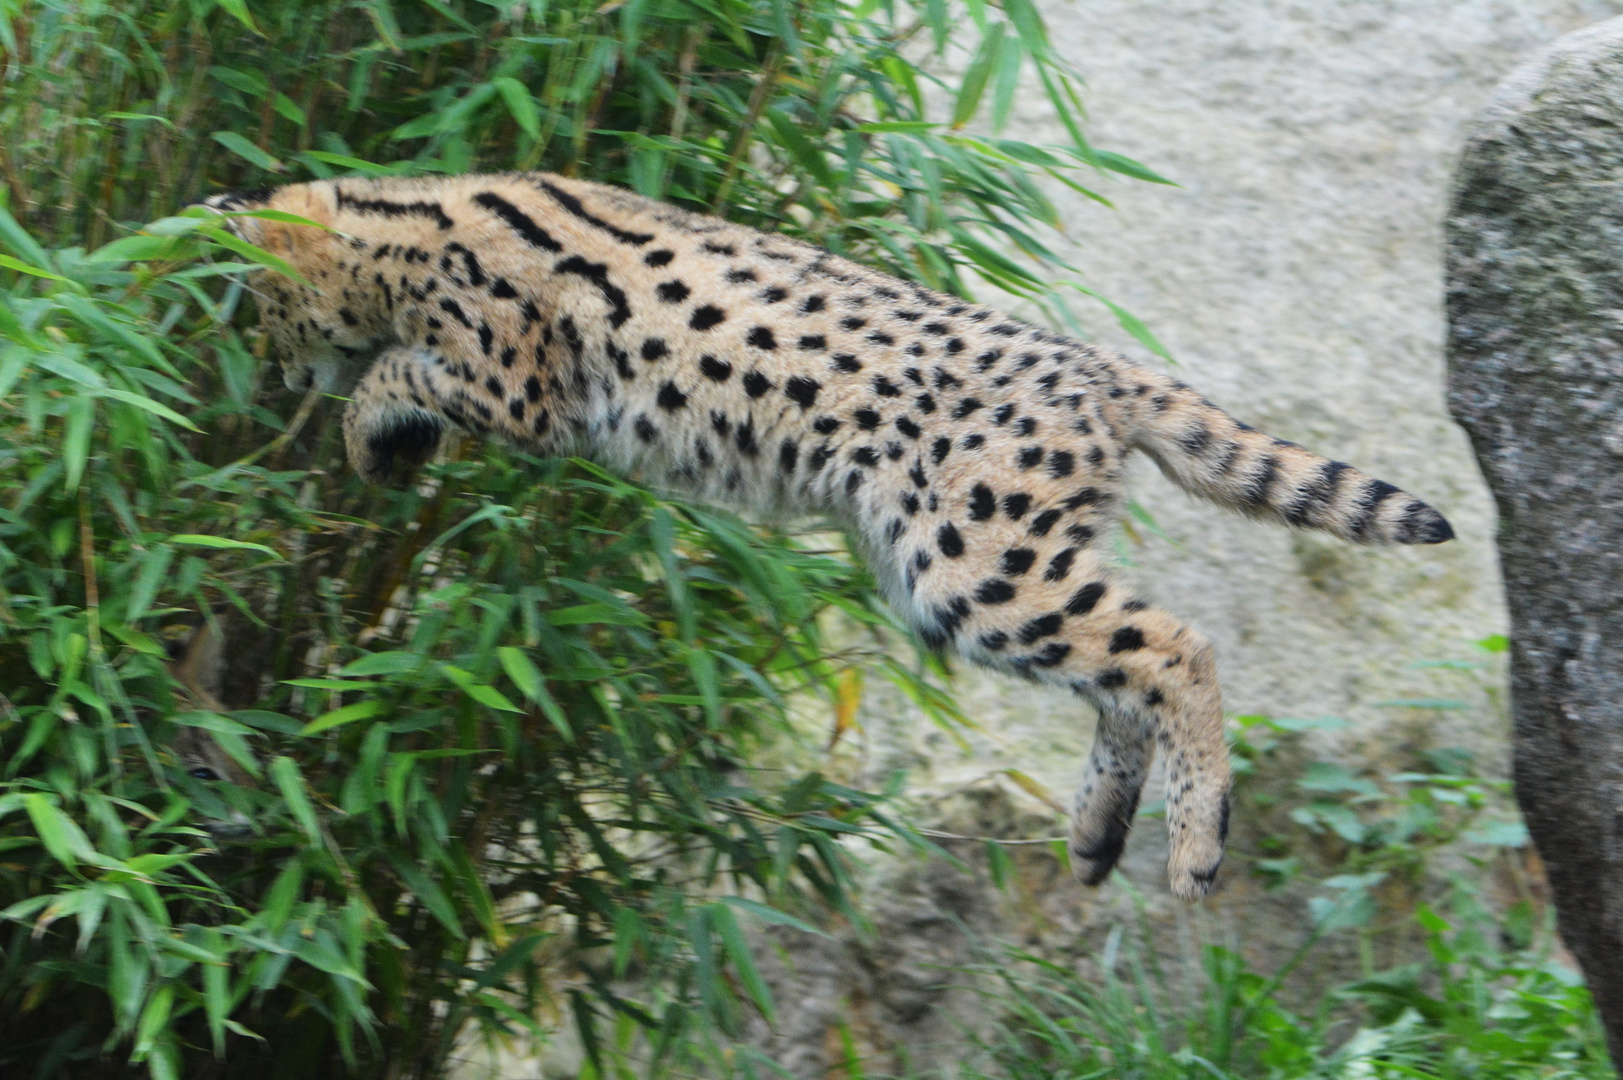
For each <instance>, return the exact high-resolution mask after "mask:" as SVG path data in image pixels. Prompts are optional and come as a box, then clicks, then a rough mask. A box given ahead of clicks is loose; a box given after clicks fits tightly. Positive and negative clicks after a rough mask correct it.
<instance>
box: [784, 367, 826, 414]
mask: <svg viewBox="0 0 1623 1080" xmlns="http://www.w3.org/2000/svg"><path fill="white" fill-rule="evenodd" d="M819 389H821V384H820V383H818V382H817V380H815V379H808V378H805V377H803V376H800V375H796V376H794V377H793V378H791V379H790V380H789V381H788V382H786V383H784V384H783V392H784V393H785V394H787V395H788V396H789V400H790V401H793V402H794V403H795V404H796V405H799V406H800V407H801V408H802V409H809V408H811V407H812V405H813V404H814V403H815V402H816V401H817V391H818V390H819Z"/></svg>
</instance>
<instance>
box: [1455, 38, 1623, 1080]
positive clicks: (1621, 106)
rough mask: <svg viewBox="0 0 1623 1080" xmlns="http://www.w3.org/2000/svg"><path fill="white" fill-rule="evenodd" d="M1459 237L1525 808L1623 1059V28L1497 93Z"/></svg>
mask: <svg viewBox="0 0 1623 1080" xmlns="http://www.w3.org/2000/svg"><path fill="white" fill-rule="evenodd" d="M1447 246H1448V267H1447V269H1448V315H1449V341H1448V344H1449V395H1450V404H1451V407H1452V409H1453V412H1454V415H1455V416H1456V417H1457V418H1458V419H1459V421H1460V423H1461V424H1463V425H1464V426H1465V428H1466V430H1467V431H1468V432H1469V434H1470V436H1471V441H1472V443H1473V445H1474V446H1475V449H1476V454H1477V459H1478V461H1480V462H1481V465H1482V470H1483V472H1484V473H1485V474H1486V475H1487V479H1488V484H1489V487H1490V488H1491V489H1492V491H1493V495H1494V498H1495V500H1496V501H1497V502H1498V506H1499V551H1500V555H1501V559H1502V566H1503V571H1504V578H1505V588H1506V592H1507V594H1508V597H1509V606H1510V623H1511V643H1512V644H1511V692H1512V699H1513V711H1514V717H1515V724H1514V743H1515V745H1514V761H1515V765H1514V769H1515V779H1516V797H1517V799H1518V800H1519V801H1520V803H1521V806H1522V810H1523V813H1524V814H1525V815H1526V818H1527V825H1528V828H1529V830H1530V831H1531V833H1532V836H1533V840H1534V842H1535V843H1536V844H1537V846H1538V850H1539V853H1540V854H1541V855H1542V856H1543V858H1544V861H1545V863H1546V865H1547V867H1548V870H1549V877H1550V883H1551V886H1552V889H1553V893H1554V897H1555V904H1556V911H1557V914H1558V917H1559V920H1560V928H1561V934H1562V936H1563V937H1564V938H1565V940H1566V942H1567V945H1568V947H1569V948H1570V949H1571V950H1572V953H1573V955H1574V956H1575V957H1576V958H1577V960H1578V962H1579V963H1580V964H1581V965H1582V966H1583V969H1584V974H1585V976H1586V977H1587V978H1588V980H1589V985H1590V988H1591V990H1592V991H1593V993H1594V996H1595V1001H1596V1004H1597V1005H1598V1007H1599V1009H1600V1012H1601V1015H1602V1017H1603V1019H1604V1021H1605V1023H1606V1027H1607V1034H1608V1038H1609V1040H1610V1044H1611V1051H1612V1057H1613V1060H1615V1061H1623V18H1618V19H1611V20H1608V21H1606V22H1603V23H1600V24H1597V25H1595V26H1593V27H1590V28H1589V29H1587V30H1583V31H1579V32H1578V33H1574V34H1569V35H1568V36H1566V37H1564V38H1561V39H1560V40H1559V41H1557V42H1556V43H1555V44H1554V45H1552V46H1550V47H1549V48H1548V49H1546V50H1545V51H1543V52H1542V53H1540V54H1539V55H1538V56H1537V57H1535V58H1534V59H1533V60H1531V61H1530V62H1528V63H1526V64H1524V65H1523V66H1522V67H1520V68H1519V69H1517V70H1516V71H1515V72H1514V73H1513V74H1512V75H1511V76H1510V77H1509V78H1507V79H1506V80H1505V81H1504V82H1503V83H1501V84H1500V86H1499V89H1498V91H1497V93H1496V94H1495V95H1494V97H1493V99H1492V101H1491V102H1490V104H1489V105H1488V106H1487V107H1486V108H1485V109H1484V110H1483V111H1482V112H1481V114H1480V115H1479V116H1478V118H1477V121H1476V123H1475V125H1474V127H1473V129H1472V131H1471V133H1470V136H1469V138H1468V140H1467V142H1466V147H1465V152H1464V155H1463V157H1462V159H1461V161H1460V166H1459V174H1458V177H1457V181H1456V184H1455V190H1454V198H1453V205H1452V208H1451V210H1450V213H1449V218H1448V226H1447Z"/></svg>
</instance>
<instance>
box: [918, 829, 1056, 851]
mask: <svg viewBox="0 0 1623 1080" xmlns="http://www.w3.org/2000/svg"><path fill="white" fill-rule="evenodd" d="M913 831H914V832H916V833H918V834H919V835H920V836H928V837H929V838H930V839H932V840H964V841H967V842H969V843H974V844H1002V845H1003V846H1004V847H1019V846H1021V845H1031V844H1053V843H1057V842H1061V841H1063V840H1064V839H1065V837H1063V836H1040V837H1038V838H1037V839H1035V840H1005V839H1003V838H1002V837H1001V836H962V835H960V834H958V833H950V832H942V831H941V830H940V829H914V830H913Z"/></svg>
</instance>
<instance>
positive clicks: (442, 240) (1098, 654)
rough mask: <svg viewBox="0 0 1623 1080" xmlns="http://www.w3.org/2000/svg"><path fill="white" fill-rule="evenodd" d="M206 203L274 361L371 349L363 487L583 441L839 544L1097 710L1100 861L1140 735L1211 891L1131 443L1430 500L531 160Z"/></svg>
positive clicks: (1329, 485) (797, 246) (306, 370)
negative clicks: (438, 462)
mask: <svg viewBox="0 0 1623 1080" xmlns="http://www.w3.org/2000/svg"><path fill="white" fill-rule="evenodd" d="M209 205H210V206H212V207H214V208H216V209H219V210H242V209H251V208H258V207H268V208H274V209H276V210H283V211H290V212H292V213H294V214H298V215H301V216H303V217H305V218H308V219H311V220H313V221H315V222H318V223H320V224H321V225H324V226H326V227H327V228H329V229H331V230H333V231H330V232H329V231H325V230H322V229H315V228H311V227H309V226H300V225H292V224H288V223H285V222H276V221H269V220H261V219H254V218H236V219H232V220H233V227H235V228H237V229H238V230H239V231H240V232H241V233H242V235H244V236H245V237H246V238H247V239H249V240H250V241H252V242H254V243H256V244H259V245H261V246H263V247H265V248H267V249H269V250H270V251H272V252H274V253H275V254H277V255H279V256H281V257H282V258H284V259H286V260H287V261H288V262H290V263H291V264H292V265H293V266H294V267H295V268H297V269H298V271H299V272H300V274H301V275H302V276H303V277H304V278H305V279H306V281H307V282H308V284H299V283H296V282H294V281H292V280H291V279H289V278H285V277H281V276H276V275H272V274H269V273H264V274H261V275H260V280H259V281H258V283H257V286H256V287H257V289H258V290H259V291H260V292H261V294H262V298H261V302H260V314H261V319H262V321H263V323H264V324H265V325H266V327H267V328H268V330H269V332H270V334H271V335H272V336H273V338H274V340H275V343H276V345H277V346H278V349H279V352H280V355H281V358H282V363H283V366H284V373H285V377H286V380H287V382H288V385H289V386H292V387H294V388H304V387H308V386H310V385H312V384H320V385H326V386H337V385H339V384H340V379H341V378H342V377H343V376H344V374H345V372H346V371H354V370H357V369H360V368H363V367H364V373H362V374H360V377H359V381H358V382H357V383H355V386H354V390H353V393H352V397H351V400H350V404H349V406H348V409H347V411H346V414H345V418H344V437H345V442H346V446H347V448H348V452H349V457H350V461H351V463H352V464H353V465H354V467H355V468H356V469H357V470H358V471H359V472H360V473H361V475H362V476H364V477H366V478H367V479H369V480H373V481H381V480H384V479H385V478H387V477H388V476H389V475H390V472H391V469H392V467H393V466H394V465H395V463H397V462H400V461H405V462H419V461H421V460H423V459H424V458H425V457H426V456H427V455H428V454H429V453H430V452H431V451H432V450H433V448H434V446H435V444H436V442H437V440H438V439H439V437H440V435H441V433H442V432H444V431H445V430H446V428H447V427H450V426H456V427H461V428H465V429H470V430H472V431H476V432H488V433H492V434H496V435H499V436H501V437H503V438H505V439H508V440H511V441H513V442H517V443H520V444H523V445H525V446H528V447H531V448H533V449H535V450H538V451H543V452H548V453H572V454H581V455H584V456H588V457H591V458H594V459H596V460H598V461H601V462H604V463H606V464H609V465H611V466H613V467H616V468H619V469H622V470H625V471H627V472H631V473H635V474H638V475H640V476H642V477H644V478H646V479H648V480H649V481H651V482H653V483H655V484H658V485H664V486H666V487H668V488H673V489H679V490H681V491H684V492H687V493H691V494H694V495H697V496H700V497H703V498H708V499H712V500H717V501H722V502H726V503H729V504H732V505H735V506H738V507H740V508H743V509H746V510H750V511H754V512H759V513H777V514H784V513H791V514H822V515H827V516H828V517H831V518H833V519H835V520H836V521H838V522H839V523H840V524H842V525H843V526H845V527H846V528H847V529H849V530H850V532H851V534H852V535H853V536H855V537H857V538H858V541H859V544H860V546H861V547H862V549H863V553H864V555H865V557H866V558H867V559H868V561H869V563H870V565H871V566H872V567H873V569H874V572H875V574H876V575H877V577H878V579H879V580H880V582H881V584H882V587H883V589H884V591H885V594H886V595H887V597H888V598H889V600H890V602H891V603H892V604H893V605H894V606H895V608H896V609H897V610H898V611H899V612H900V613H901V614H902V615H903V616H904V617H905V618H906V619H907V621H909V622H910V623H911V624H912V625H913V626H914V627H915V628H916V629H917V631H918V633H919V634H920V635H921V636H922V637H923V638H924V639H925V640H926V641H927V642H929V643H930V644H932V645H934V646H937V647H941V648H945V647H948V646H950V647H952V648H954V649H956V650H957V651H958V652H959V653H960V654H961V655H963V656H965V657H967V658H968V659H970V660H972V661H974V662H976V663H979V664H982V665H985V666H987V667H990V668H994V669H996V670H999V671H1006V672H1010V673H1013V674H1015V675H1019V676H1022V677H1024V678H1027V679H1032V680H1038V681H1042V682H1051V683H1058V684H1062V685H1064V686H1068V687H1070V688H1072V689H1073V690H1074V691H1075V692H1076V693H1077V694H1079V695H1081V696H1082V697H1083V698H1085V699H1087V700H1089V701H1091V702H1092V703H1093V704H1095V705H1096V706H1097V707H1098V709H1099V711H1100V722H1099V727H1098V734H1097V738H1096V740H1095V743H1094V747H1093V752H1092V757H1091V760H1090V762H1089V764H1088V768H1087V772H1086V774H1085V776H1084V778H1083V780H1082V783H1081V787H1080V789H1079V790H1078V792H1077V796H1076V804H1075V811H1074V814H1073V816H1072V821H1071V828H1070V847H1071V854H1072V859H1073V863H1074V866H1075V868H1076V871H1077V874H1078V876H1079V877H1080V878H1081V879H1082V880H1083V881H1085V882H1087V883H1088V884H1098V883H1099V882H1100V881H1102V880H1103V879H1104V878H1105V876H1106V875H1107V874H1108V873H1109V872H1110V869H1111V868H1112V867H1113V866H1114V865H1115V863H1116V860H1117V859H1118V857H1119V856H1120V854H1121V851H1122V847H1123V844H1124V842H1125V839H1126V835H1127V830H1128V828H1129V826H1130V825H1131V822H1132V819H1133V815H1134V812H1135V810H1136V808H1137V805H1138V798H1139V792H1140V789H1141V788H1142V786H1143V783H1144V779H1145V775H1146V772H1147V770H1148V768H1149V765H1150V761H1151V758H1152V756H1153V754H1154V752H1155V748H1156V747H1157V746H1159V747H1160V749H1161V751H1162V753H1164V754H1165V755H1166V758H1167V779H1168V789H1167V800H1166V807H1167V826H1168V829H1169V830H1170V833H1171V858H1170V861H1169V870H1170V873H1171V881H1172V888H1173V890H1174V891H1175V892H1176V893H1177V894H1178V895H1179V896H1182V897H1186V898H1193V897H1198V896H1200V895H1203V894H1204V893H1206V892H1207V891H1208V890H1209V889H1210V888H1211V886H1212V883H1213V880H1214V878H1215V876H1216V874H1217V869H1218V865H1219V863H1220V862H1221V861H1222V854H1223V843H1224V838H1225V836H1226V834H1227V831H1228V817H1229V804H1228V789H1229V766H1228V754H1227V750H1226V747H1225V744H1224V740H1223V730H1222V728H1223V717H1222V707H1221V700H1220V697H1219V692H1218V686H1217V679H1216V670H1215V665H1214V662H1213V656H1212V647H1211V644H1210V642H1209V641H1208V640H1207V639H1206V637H1205V636H1204V635H1202V634H1201V633H1200V632H1199V631H1197V630H1194V629H1192V628H1190V627H1188V626H1186V625H1185V624H1183V623H1182V622H1180V621H1179V620H1178V619H1177V618H1176V617H1175V616H1173V615H1171V614H1169V613H1167V612H1165V611H1161V610H1159V609H1157V608H1153V607H1150V606H1148V605H1146V604H1145V603H1144V602H1142V601H1141V600H1138V599H1137V598H1135V597H1134V596H1133V595H1132V594H1131V593H1130V592H1129V591H1128V590H1126V589H1124V588H1123V587H1121V586H1120V585H1119V584H1117V583H1116V582H1115V581H1113V580H1112V575H1111V570H1110V566H1109V560H1108V558H1107V555H1106V553H1105V551H1104V550H1103V544H1104V541H1105V538H1106V534H1107V531H1108V525H1109V523H1110V522H1111V520H1112V519H1113V517H1114V516H1115V515H1116V514H1117V513H1118V512H1119V511H1120V509H1121V505H1122V502H1123V487H1122V478H1123V469H1122V465H1123V458H1124V457H1125V456H1126V454H1127V453H1128V452H1129V451H1130V450H1133V449H1135V448H1136V449H1139V450H1143V451H1145V452H1146V453H1148V454H1149V455H1150V456H1151V457H1153V458H1154V459H1155V461H1156V462H1157V463H1158V464H1159V465H1160V466H1161V468H1162V469H1163V470H1164V471H1165V472H1166V473H1167V475H1168V476H1170V477H1172V479H1174V480H1175V481H1177V482H1178V483H1179V484H1181V485H1183V486H1184V487H1186V488H1188V489H1189V490H1190V491H1193V492H1196V493H1198V494H1200V495H1204V496H1206V497H1207V498H1210V499H1212V500H1214V501H1216V502H1218V503H1220V504H1222V505H1224V506H1228V507H1231V508H1233V509H1236V510H1239V511H1242V512H1244V513H1248V514H1252V515H1255V516H1258V517H1266V518H1272V519H1275V520H1278V521H1282V522H1285V523H1287V524H1290V525H1296V526H1302V527H1312V528H1319V529H1324V530H1326V531H1328V532H1331V533H1334V534H1335V535H1337V536H1340V537H1343V538H1345V539H1348V540H1352V541H1355V542H1359V543H1372V544H1379V543H1402V544H1410V543H1438V542H1441V541H1444V540H1447V539H1449V538H1450V537H1451V536H1452V535H1453V534H1452V532H1451V530H1450V529H1449V526H1448V523H1447V522H1446V521H1445V520H1444V519H1443V518H1442V517H1441V516H1440V515H1439V514H1437V512H1436V511H1434V510H1432V509H1431V508H1430V507H1428V506H1426V505H1425V504H1424V503H1422V502H1421V501H1419V500H1418V499H1416V498H1414V497H1413V496H1411V495H1409V494H1407V493H1405V492H1402V491H1399V490H1398V489H1396V488H1394V487H1393V486H1392V485H1390V484H1387V483H1383V482H1382V481H1379V480H1374V479H1371V478H1369V477H1367V476H1365V475H1363V474H1362V473H1360V472H1358V471H1357V470H1356V469H1353V468H1352V467H1350V466H1348V465H1344V464H1342V463H1340V462H1335V461H1327V460H1325V459H1324V458H1322V457H1319V456H1318V455H1316V454H1314V453H1312V452H1311V451H1309V450H1306V449H1304V448H1302V447H1300V446H1297V445H1295V444H1293V443H1288V442H1283V441H1281V440H1278V439H1274V438H1271V437H1269V436H1267V435H1264V434H1262V433H1261V432H1258V431H1255V430H1253V429H1252V428H1250V427H1247V426H1246V425H1244V424H1242V423H1239V422H1238V421H1236V420H1234V419H1233V418H1232V417H1230V416H1228V415H1227V414H1226V413H1224V412H1223V411H1222V410H1220V409H1218V408H1217V407H1216V406H1214V405H1213V404H1212V403H1211V402H1209V401H1207V400H1206V399H1205V398H1203V397H1201V396H1200V394H1198V393H1196V392H1195V391H1194V390H1191V389H1190V388H1189V387H1188V386H1185V385H1184V384H1183V383H1181V382H1178V381H1176V380H1174V379H1171V378H1168V377H1166V376H1164V375H1161V374H1157V373H1155V372H1152V371H1149V370H1146V369H1144V368H1141V367H1138V366H1136V365H1134V364H1132V363H1130V362H1129V361H1127V360H1126V359H1125V358H1123V357H1121V356H1119V355H1116V354H1114V353H1110V352H1107V351H1104V350H1102V349H1099V348H1096V347H1094V346H1092V345H1088V344H1085V343H1083V342H1080V341H1075V340H1072V339H1070V338H1065V337H1061V336H1058V335H1055V334H1052V333H1050V332H1048V331H1046V330H1043V329H1040V328H1038V327H1034V326H1029V325H1026V324H1024V323H1021V322H1019V321H1017V320H1015V319H1011V318H1008V317H1007V316H1004V315H1002V314H1000V313H999V312H997V311H995V310H992V309H990V308H987V307H983V306H980V305H977V304H971V303H967V302H965V301H962V300H959V299H957V298H955V297H951V296H944V295H941V294H939V293H936V292H932V291H930V290H929V289H925V288H922V287H920V286H918V285H915V284H913V283H910V282H906V281H901V280H898V279H896V278H893V277H889V276H887V275H885V274H882V273H879V272H877V271H874V270H871V269H869V268H867V267H864V266H861V265H858V264H856V263H853V262H850V261H848V260H846V259H843V258H839V257H837V256H834V255H832V254H830V253H829V252H827V251H824V250H821V249H819V248H816V247H812V246H810V245H808V244H805V243H801V242H799V241H796V240H792V239H790V238H787V237H783V236H778V235H770V234H764V233H761V232H757V231H755V230H753V229H749V228H746V227H743V226H739V225H733V224H729V223H728V222H725V221H722V220H719V219H717V218H712V217H704V216H700V215H696V214H692V213H688V212H686V211H684V210H680V209H677V208H675V207H671V206H668V205H664V204H662V203H658V202H654V201H652V200H649V199H645V198H641V197H639V196H636V195H633V194H631V193H629V192H626V191H623V190H619V189H616V188H612V187H606V186H603V185H599V184H593V183H586V182H583V181H580V180H573V179H566V178H564V177H560V176H553V175H548V174H539V173H531V174H506V175H499V176H460V177H438V178H431V179H386V180H337V181H320V182H315V183H308V184H294V185H290V186H287V187H283V188H279V189H277V190H275V191H272V192H270V193H268V194H263V195H261V196H259V197H247V196H234V195H225V196H218V197H215V198H213V199H211V200H209Z"/></svg>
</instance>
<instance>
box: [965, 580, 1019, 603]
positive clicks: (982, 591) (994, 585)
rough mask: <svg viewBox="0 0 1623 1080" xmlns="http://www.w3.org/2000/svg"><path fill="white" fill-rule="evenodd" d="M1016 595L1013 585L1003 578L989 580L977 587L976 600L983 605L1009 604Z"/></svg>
mask: <svg viewBox="0 0 1623 1080" xmlns="http://www.w3.org/2000/svg"><path fill="white" fill-rule="evenodd" d="M1014 593H1015V589H1014V585H1013V583H1011V582H1008V581H1004V580H1003V579H1002V578H988V579H987V580H986V581H983V582H981V583H980V584H979V585H977V586H976V587H975V599H976V600H977V601H979V602H980V603H982V604H1007V603H1008V602H1009V601H1010V600H1013V599H1014Z"/></svg>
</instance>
